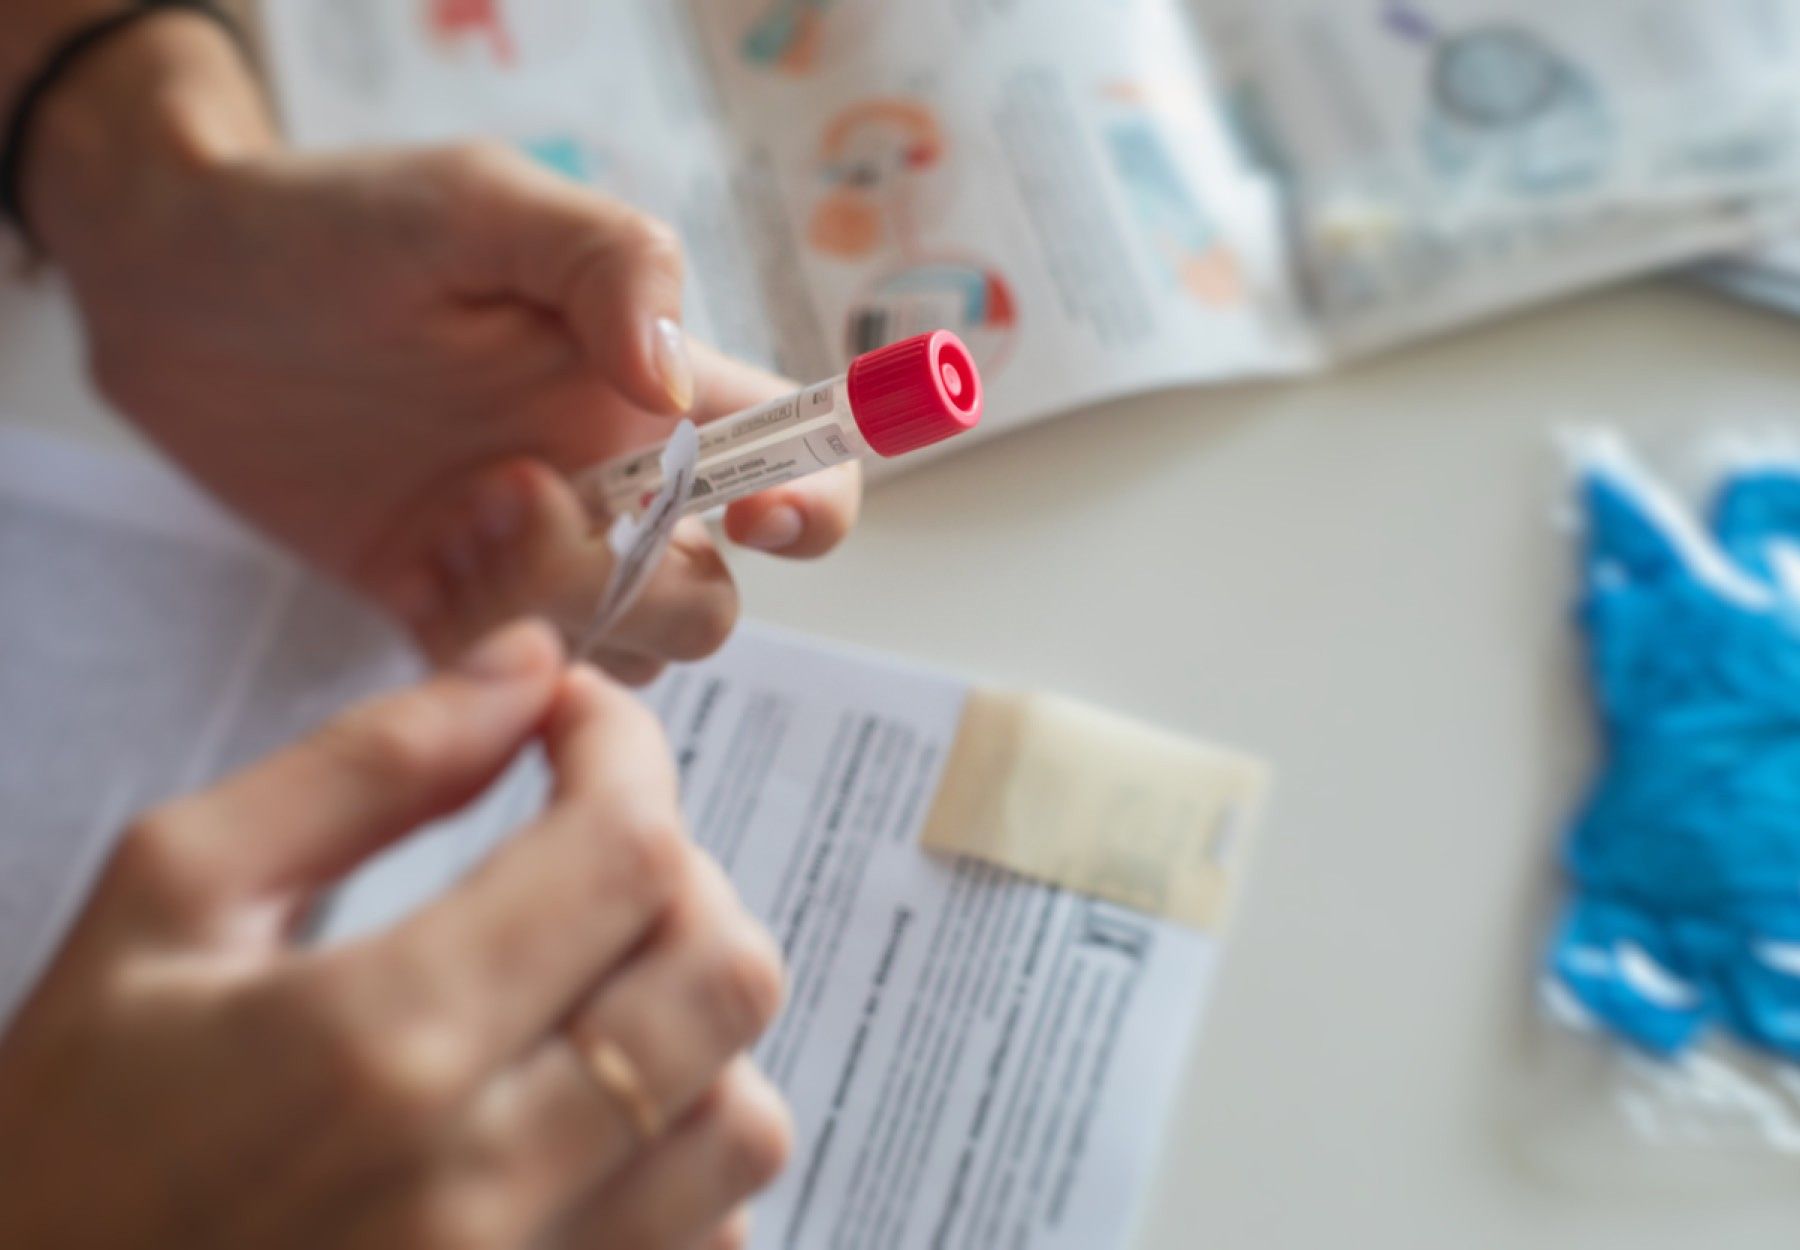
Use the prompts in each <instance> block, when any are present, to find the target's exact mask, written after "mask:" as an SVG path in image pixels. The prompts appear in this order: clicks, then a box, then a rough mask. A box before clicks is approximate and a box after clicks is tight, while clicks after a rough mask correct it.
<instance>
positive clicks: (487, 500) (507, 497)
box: [475, 473, 525, 544]
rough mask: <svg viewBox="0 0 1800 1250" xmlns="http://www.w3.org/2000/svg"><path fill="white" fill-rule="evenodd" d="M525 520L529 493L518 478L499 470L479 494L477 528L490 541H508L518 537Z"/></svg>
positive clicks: (486, 482)
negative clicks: (524, 489) (525, 493)
mask: <svg viewBox="0 0 1800 1250" xmlns="http://www.w3.org/2000/svg"><path fill="white" fill-rule="evenodd" d="M524 522H525V496H524V493H523V492H522V491H521V490H520V486H519V481H518V479H517V478H516V477H515V476H513V475H512V474H510V473H496V474H494V475H493V476H492V477H490V478H489V479H488V480H487V481H485V482H483V483H482V484H481V489H480V490H479V491H477V492H476V495H475V528H476V529H477V530H479V531H480V533H481V537H482V538H484V539H486V540H487V541H488V542H490V543H495V544H504V543H508V542H511V541H512V540H513V539H514V538H516V537H518V534H519V530H520V528H521V527H522V526H523V525H524Z"/></svg>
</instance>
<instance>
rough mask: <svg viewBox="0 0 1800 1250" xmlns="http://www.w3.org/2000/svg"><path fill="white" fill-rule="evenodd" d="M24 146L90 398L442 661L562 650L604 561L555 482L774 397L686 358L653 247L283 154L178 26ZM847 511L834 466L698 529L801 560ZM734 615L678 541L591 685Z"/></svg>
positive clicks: (497, 201) (668, 653)
mask: <svg viewBox="0 0 1800 1250" xmlns="http://www.w3.org/2000/svg"><path fill="white" fill-rule="evenodd" d="M34 138H35V142H34V145H33V148H32V151H33V153H34V159H33V160H32V162H31V163H30V166H29V167H28V169H27V170H26V184H25V185H26V190H27V193H28V197H27V201H26V202H27V207H28V209H29V212H30V215H31V219H32V220H33V222H34V223H36V225H37V229H38V233H39V235H40V236H41V238H42V239H43V241H44V242H45V244H46V246H47V247H48V249H49V250H50V252H51V253H52V255H53V256H54V258H55V259H56V260H57V262H58V263H59V264H60V265H61V267H62V268H63V269H64V270H65V271H66V273H67V274H68V277H69V280H70V282H71V284H72V286H73V289H74V292H75V295H76V298H77V301H78V303H79V305H80V308H81V312H82V316H83V319H84V322H85V325H86V329H87V333H88V336H89V350H90V354H91V367H92V370H93V372H94V375H95V377H96V379H97V381H98V383H99V385H100V387H101V388H102V390H103V391H104V392H105V394H106V395H107V396H108V397H110V398H111V400H112V401H113V402H114V403H116V404H117V406H118V407H119V408H120V409H122V410H123V411H124V412H125V413H127V414H128V415H129V416H131V417H132V418H133V419H134V420H135V421H136V422H137V423H138V424H139V425H140V426H141V427H142V428H143V429H144V431H145V432H146V433H147V434H148V435H149V436H150V437H151V438H152V439H153V440H154V441H155V442H156V443H158V444H159V445H160V446H161V447H162V448H163V449H164V450H165V451H166V452H168V454H169V455H171V456H172V457H173V458H174V459H175V460H177V461H178V462H180V463H181V464H182V465H183V466H184V467H185V468H186V469H187V470H188V471H189V472H190V473H191V474H192V475H193V476H194V477H196V478H197V479H198V480H199V481H200V482H201V483H202V484H203V485H205V486H206V487H207V488H209V489H210V490H211V491H212V492H213V493H214V494H216V495H217V496H218V497H219V498H221V499H222V500H224V501H225V502H226V503H227V504H229V505H230V506H231V507H233V508H234V509H236V510H237V511H238V512H240V513H241V514H243V515H244V516H245V517H247V518H249V519H250V520H251V521H253V522H254V523H256V524H257V525H259V526H261V527H262V528H263V529H264V530H266V531H267V532H269V533H270V534H272V535H274V536H275V537H276V538H278V539H280V540H281V541H282V542H284V543H285V544H287V545H288V546H290V547H291V548H293V549H294V550H295V551H297V552H299V553H300V554H301V555H303V556H304V557H306V558H307V559H308V560H310V561H311V562H313V563H314V564H315V565H317V566H318V567H319V568H321V569H323V570H326V571H327V572H329V573H331V574H334V575H336V576H338V577H339V578H341V579H343V580H345V581H347V582H348V583H350V584H351V585H353V586H355V587H357V588H359V589H360V590H362V591H364V592H365V593H367V594H368V595H370V596H372V597H373V598H374V599H375V600H376V601H377V602H378V603H380V604H382V605H384V606H385V607H387V608H388V609H389V610H390V611H391V612H392V613H393V614H394V615H396V616H397V617H398V618H399V619H400V620H401V621H403V622H404V623H405V624H406V625H407V626H409V627H410V629H411V630H412V632H413V633H414V634H415V636H416V637H417V638H418V639H419V640H420V642H421V643H422V644H423V645H424V647H425V648H426V649H427V651H428V652H430V653H431V654H433V655H434V656H436V657H438V658H440V659H447V658H449V657H451V656H453V655H455V654H456V653H457V652H458V651H460V650H461V649H462V648H463V647H465V646H467V645H468V644H469V643H471V642H472V641H474V640H475V639H477V638H480V637H482V636H484V635H485V634H486V633H488V632H489V631H490V630H491V629H492V628H493V627H494V626H495V625H496V624H498V623H499V622H501V621H504V620H508V619H512V618H513V617H515V616H517V615H519V614H520V613H522V612H533V613H538V614H542V615H545V616H547V617H548V618H549V619H551V620H552V621H553V622H554V623H556V624H558V625H559V626H560V627H561V628H562V629H563V630H564V632H565V634H569V635H573V634H575V633H578V632H579V631H580V629H581V628H582V626H583V625H584V624H585V622H586V618H587V615H588V613H590V612H591V611H592V609H593V607H594V606H595V603H596V601H597V599H598V597H599V592H600V589H601V587H602V586H603V585H604V584H605V580H606V575H607V573H608V571H609V567H610V556H609V554H608V553H607V551H606V547H605V543H604V541H603V540H602V539H601V538H600V537H598V536H597V534H596V527H595V525H594V524H593V519H592V518H589V517H587V516H585V515H584V514H583V512H582V509H581V507H580V506H579V504H578V503H577V501H576V498H575V495H574V493H573V492H572V490H571V489H570V487H569V486H568V484H567V482H566V480H565V478H564V475H565V474H567V473H569V472H571V471H574V470H577V469H580V468H584V467H586V466H588V465H591V464H593V463H595V462H596V461H598V460H601V459H604V458H607V457H609V456H612V455H615V454H618V453H620V452H623V451H627V450H631V449H633V448H635V447H639V446H642V445H644V444H646V443H649V442H654V441H656V440H658V439H660V438H663V437H666V436H667V434H668V433H669V431H670V430H671V429H672V426H673V420H674V417H675V416H676V414H678V413H682V412H687V411H690V410H691V411H692V412H693V413H694V414H695V415H696V417H697V418H698V419H700V420H707V419H710V418H713V417H717V416H721V415H724V414H726V413H729V412H732V411H735V410H737V409H739V408H742V407H744V406H747V405H749V404H752V403H756V402H760V401H762V400H764V399H767V398H769V397H770V396H771V395H774V394H777V393H779V391H780V390H781V389H783V388H784V386H785V384H784V383H781V382H778V381H777V380H775V379H773V378H770V377H768V376H766V375H763V374H761V373H759V372H757V371H755V370H753V369H750V368H748V367H746V366H743V365H739V364H735V363H733V362H731V361H729V360H726V359H723V358H721V357H719V356H718V355H716V354H715V353H712V352H710V351H707V350H704V349H702V348H699V347H697V346H694V345H691V344H689V342H688V341H687V339H686V337H685V336H684V334H683V333H682V331H681V329H680V317H681V291H682V256H681V249H680V247H679V245H678V243H677V241H676V240H675V238H674V236H673V235H672V234H671V233H670V231H669V230H668V229H667V228H665V227H663V226H662V225H660V224H659V223H657V222H655V221H653V220H651V219H649V218H647V217H645V216H643V215H642V214H640V213H637V212H636V211H634V210H632V209H630V208H628V207H626V206H625V205H623V204H620V203H618V202H615V201H612V200H608V199H606V198H603V197H600V196H597V195H594V194H591V193H589V192H588V191H586V190H584V189H582V188H580V187H578V186H576V185H574V184H572V183H570V182H567V181H565V180H564V179H562V178H560V177H558V176H557V175H555V174H552V173H550V172H548V171H546V170H542V169H539V168H537V167H536V166H534V165H532V164H530V163H529V162H528V161H527V160H525V158H523V157H521V156H519V155H517V154H515V153H513V152H511V151H509V150H507V149H504V148H500V147H495V146H491V145H475V146H467V147H458V148H453V149H447V150H436V151H426V152H418V153H404V154H400V153H390V154H380V155H366V156H361V157H355V158H341V159H337V158H317V157H307V156H300V155H294V154H290V153H287V152H284V151H282V150H280V149H279V147H278V146H277V144H276V143H275V141H274V139H273V136H272V134H271V133H270V130H269V127H268V125H267V123H266V121H265V120H264V119H263V114H262V111H261V106H260V103H259V101H258V100H257V98H256V95H255V90H254V86H253V85H252V84H251V83H250V82H249V81H248V79H247V77H246V75H245V71H244V69H243V68H242V66H241V64H240V62H239V58H238V56H237V54H236V52H235V51H234V50H233V49H232V48H231V46H230V44H229V42H228V41H227V40H226V39H225V37H224V36H223V35H222V34H221V33H220V32H219V31H217V30H215V29H214V28H213V27H212V25H211V24H210V23H208V22H205V21H203V20H200V19H197V18H194V17H193V16H192V15H184V14H179V13H172V14H170V15H167V16H165V17H163V18H159V19H157V20H154V21H148V22H143V23H140V24H139V28H137V29H135V30H134V32H133V33H132V34H130V35H127V36H125V37H123V38H121V39H119V40H118V41H117V44H116V46H115V45H112V44H109V45H107V46H106V47H105V48H104V49H103V50H102V51H100V52H98V53H96V54H95V55H94V56H93V57H92V59H91V60H89V61H85V62H83V66H82V71H81V72H80V73H78V74H76V75H75V76H73V77H72V78H71V80H69V81H68V82H67V83H65V84H63V86H61V87H60V88H59V89H58V91H57V93H55V94H53V95H52V96H51V97H50V98H49V100H48V102H47V104H46V108H45V111H44V113H43V114H42V115H41V117H40V128H39V129H38V131H37V132H36V134H35V136H34ZM859 489H860V487H859V479H858V476H857V473H856V470H855V469H854V468H853V467H851V468H848V469H845V470H841V471H837V472H834V473H830V474H821V475H818V476H816V477H814V478H811V479H808V480H807V481H805V482H801V483H796V484H794V485H791V486H788V487H785V488H782V489H781V490H779V491H776V492H772V493H771V494H769V495H765V496H761V497H758V498H754V499H748V500H744V501H742V502H740V503H739V504H738V505H737V506H736V507H734V508H733V510H732V512H731V514H730V515H729V517H728V518H727V530H728V532H729V533H730V534H731V535H732V536H733V537H734V539H736V540H737V541H739V542H743V543H746V544H748V545H750V546H754V547H760V548H763V549H765V550H772V551H779V552H781V553H782V554H784V555H792V556H813V555H818V554H821V553H823V552H824V551H826V550H828V549H830V548H831V547H832V546H834V545H835V544H836V543H837V542H838V541H839V540H840V539H841V538H842V537H843V536H844V534H845V533H846V532H847V530H848V529H849V527H850V526H851V524H852V523H853V521H854V519H855V514H856V510H857V504H858V498H859ZM736 611H737V601H736V595H735V592H734V590H733V587H732V584H731V579H730V576H729V573H728V571H727V570H726V568H725V565H724V563H723V562H722V561H721V559H720V558H719V555H718V553H717V552H716V551H715V550H714V549H713V546H712V544H711V542H710V541H709V540H708V538H707V536H706V532H705V530H704V528H703V527H700V526H698V525H697V524H694V525H690V526H688V527H686V528H684V530H683V531H682V533H681V536H680V540H679V541H678V543H677V545H676V547H675V549H674V550H673V552H672V554H671V556H670V558H669V559H668V561H667V562H666V564H665V566H664V567H663V568H662V569H661V570H660V571H659V573H658V574H657V576H656V578H655V579H654V580H653V582H652V584H651V587H650V589H649V591H648V592H647V593H646V594H645V596H644V598H643V599H642V600H641V601H640V603H639V605H638V606H637V608H636V609H635V611H634V612H633V613H631V615H630V616H629V618H628V619H627V620H625V621H624V622H623V623H622V624H621V625H620V626H619V628H618V630H617V631H616V633H615V634H614V635H613V636H611V637H609V638H608V639H607V640H606V645H607V650H606V651H605V653H604V654H603V655H602V656H600V657H599V658H600V659H601V660H602V661H603V662H604V663H605V664H606V665H607V666H608V667H609V668H610V669H611V670H612V671H613V672H614V673H615V674H616V675H618V676H620V677H622V678H625V679H627V680H631V681H634V682H641V681H646V680H649V679H650V678H652V677H654V676H655V675H656V673H657V671H659V669H660V667H661V664H662V663H663V662H664V661H666V660H669V659H672V658H673V659H689V658H697V657H698V656H700V655H703V654H706V653H708V652H710V651H711V650H713V649H714V648H716V647H717V646H718V645H719V644H720V643H721V642H722V641H723V639H724V637H725V635H726V634H727V633H728V632H729V630H730V628H731V625H732V623H733V621H734V619H735V616H736Z"/></svg>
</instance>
